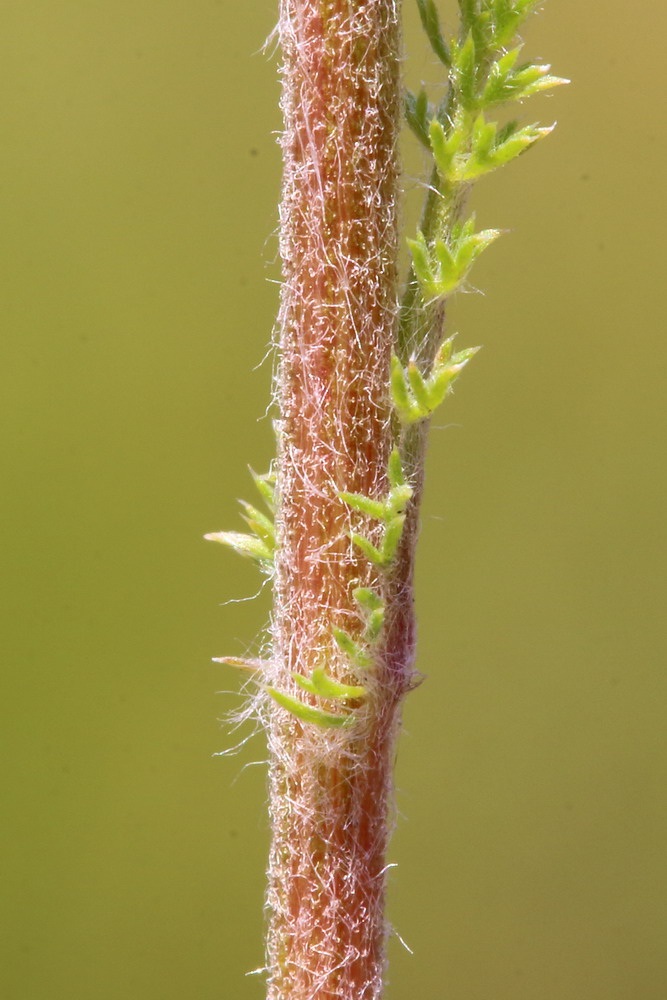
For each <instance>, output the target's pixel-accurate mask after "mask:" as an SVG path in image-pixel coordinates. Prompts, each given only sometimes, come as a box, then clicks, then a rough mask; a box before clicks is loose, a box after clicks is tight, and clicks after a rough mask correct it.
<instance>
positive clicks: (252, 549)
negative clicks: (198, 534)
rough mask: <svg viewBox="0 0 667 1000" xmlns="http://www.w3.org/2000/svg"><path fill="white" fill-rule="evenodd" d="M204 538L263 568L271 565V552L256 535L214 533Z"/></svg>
mask: <svg viewBox="0 0 667 1000" xmlns="http://www.w3.org/2000/svg"><path fill="white" fill-rule="evenodd" d="M204 538H205V539H206V540H207V541H209V542H220V544H221V545H227V546H228V547H229V548H230V549H234V551H235V552H238V554H239V555H240V556H245V557H246V558H247V559H252V560H254V562H258V563H260V564H262V565H263V566H272V565H273V552H272V550H271V549H270V548H269V547H268V545H267V544H266V542H265V541H264V540H263V539H261V538H258V537H257V536H256V535H244V534H242V533H241V532H240V531H214V532H211V533H210V534H208V535H204Z"/></svg>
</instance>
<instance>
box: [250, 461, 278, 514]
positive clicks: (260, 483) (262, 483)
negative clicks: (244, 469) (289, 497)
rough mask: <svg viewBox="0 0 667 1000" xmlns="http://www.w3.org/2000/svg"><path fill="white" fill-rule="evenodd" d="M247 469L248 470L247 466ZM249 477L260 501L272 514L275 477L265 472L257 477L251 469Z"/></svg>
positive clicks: (273, 509)
mask: <svg viewBox="0 0 667 1000" xmlns="http://www.w3.org/2000/svg"><path fill="white" fill-rule="evenodd" d="M248 468H250V467H249V466H248ZM250 475H251V476H252V478H253V482H254V484H255V486H256V487H257V492H258V493H259V495H260V496H261V498H262V500H263V501H264V503H265V504H266V506H267V507H268V509H269V510H270V512H271V513H272V514H273V513H274V511H275V499H276V498H275V487H276V477H275V473H273V472H266V473H265V474H264V475H263V476H260V475H258V474H257V473H256V472H255V471H254V470H253V469H250Z"/></svg>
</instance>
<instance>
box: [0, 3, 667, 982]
mask: <svg viewBox="0 0 667 1000" xmlns="http://www.w3.org/2000/svg"><path fill="white" fill-rule="evenodd" d="M453 6H454V5H453V4H452V3H450V4H449V5H447V4H444V6H443V14H444V18H445V20H446V21H449V23H451V15H452V13H453V11H452V8H453ZM602 7H603V8H604V9H602ZM275 19H276V12H275V4H274V2H273V0H271V2H270V0H255V2H253V3H252V4H245V5H243V6H242V7H239V6H238V5H236V4H233V3H231V0H217V2H214V0H188V2H187V3H186V2H184V0H159V2H157V0H114V2H113V3H112V2H109V0H106V2H105V0H91V2H86V3H82V2H80V0H59V2H58V3H53V0H32V2H31V3H29V4H26V3H15V2H12V3H6V4H4V5H3V12H2V16H1V18H0V23H1V25H2V29H1V31H0V65H2V79H3V86H2V99H1V101H0V106H1V108H2V112H1V117H2V125H1V135H2V139H1V146H2V161H1V162H2V167H1V172H2V184H1V185H0V206H1V208H0V211H1V214H2V227H1V230H0V257H1V263H0V285H1V293H0V303H1V304H0V311H1V315H2V326H3V334H2V347H1V352H2V365H1V368H0V379H1V381H2V389H1V393H0V409H1V411H2V416H1V430H0V435H1V438H0V447H1V455H2V467H3V478H4V483H5V485H4V489H3V513H2V519H1V523H2V531H3V538H2V564H3V573H2V577H3V582H2V597H1V601H0V614H1V615H2V619H3V623H2V650H3V652H2V674H3V688H4V694H3V696H2V709H3V713H5V714H6V719H5V721H4V723H3V737H4V739H3V742H4V743H5V748H4V751H3V753H2V755H1V757H0V762H1V766H2V769H3V771H4V772H5V774H4V776H3V785H2V787H3V798H4V805H3V808H2V815H3V820H2V824H1V830H0V838H1V840H2V847H1V850H0V858H1V864H2V867H3V869H4V871H3V874H2V894H1V900H2V901H1V903H0V906H1V908H2V922H3V928H2V935H1V937H2V943H1V947H2V951H3V955H2V960H1V961H0V994H1V995H2V997H3V998H4V1000H60V998H67V1000H89V998H91V997H94V998H96V1000H121V998H122V1000H177V998H178V1000H181V998H183V997H188V998H190V1000H226V998H232V997H233V998H234V1000H252V998H261V997H262V995H263V985H262V981H261V977H259V976H255V977H253V976H249V977H248V976H246V973H248V972H249V971H251V970H253V969H256V968H257V967H259V966H261V965H262V959H263V956H262V929H263V924H262V898H263V869H264V863H265V856H266V851H267V842H268V830H267V821H266V816H265V768H264V765H263V763H262V762H263V760H264V757H265V747H264V743H263V739H262V737H261V735H256V736H254V737H253V738H252V739H250V741H249V742H248V743H246V744H245V745H244V746H242V747H241V748H240V749H239V753H238V754H237V755H236V756H232V757H219V756H214V755H215V754H216V753H217V752H218V751H222V750H225V749H228V748H230V747H233V746H234V745H235V744H236V743H237V742H238V741H240V740H242V739H243V738H245V736H248V735H250V731H249V730H243V729H242V730H240V731H239V732H237V733H235V734H230V732H229V730H228V728H227V727H226V726H225V725H223V724H221V722H220V720H221V719H222V718H223V717H224V715H225V713H227V712H228V711H230V710H231V709H233V708H235V707H237V706H238V704H239V698H238V696H237V694H236V692H237V690H238V678H236V677H235V676H230V675H231V673H232V672H231V671H229V672H226V670H225V668H223V667H219V666H216V665H215V664H212V663H211V662H210V657H212V656H215V655H221V654H224V653H228V654H238V655H242V654H243V653H244V652H246V651H247V650H253V649H255V648H256V646H257V642H258V637H259V636H261V632H262V628H263V625H264V624H265V622H266V619H267V615H268V610H269V595H268V593H267V592H264V593H262V594H260V596H259V597H258V599H257V600H255V601H248V602H241V603H225V602H229V601H232V600H236V599H239V598H245V597H248V596H250V595H252V594H253V593H254V592H255V591H256V589H257V580H256V577H255V575H254V571H253V569H252V567H250V566H247V565H245V564H244V563H242V562H241V561H239V560H236V559H235V558H234V557H233V556H232V555H231V554H228V553H227V552H226V551H225V550H223V549H222V548H220V547H216V546H212V545H211V546H208V545H207V544H206V543H204V542H203V541H201V536H202V535H203V534H204V532H206V531H212V530H221V529H222V528H231V527H237V526H238V527H240V521H239V520H238V511H237V505H236V500H235V498H236V497H238V496H248V493H249V484H250V480H249V477H248V474H247V470H246V464H247V463H252V464H253V466H254V467H255V468H258V469H260V470H261V469H262V468H263V467H264V466H265V465H266V464H267V463H268V460H269V458H270V455H271V451H272V440H271V438H272V434H271V423H270V418H267V417H266V416H265V409H266V406H267V402H268V397H269V390H270V380H271V360H270V358H269V359H268V360H267V359H266V354H267V346H268V344H269V342H270V338H271V333H272V326H273V322H274V315H275V311H276V303H277V293H278V289H277V285H276V281H277V279H278V277H279V267H278V264H277V260H276V257H277V244H276V237H275V230H276V222H277V209H276V203H277V198H278V193H279V176H280V158H279V152H278V149H277V146H276V142H275V133H276V132H277V130H278V129H279V128H280V119H279V115H278V111H277V98H278V84H277V72H276V70H277V58H276V56H275V53H274V54H273V55H272V48H271V46H270V47H269V54H268V55H263V54H262V53H261V52H260V49H261V46H262V44H263V42H264V40H265V38H266V37H267V36H268V35H269V33H270V32H271V29H272V28H273V25H274V23H275ZM666 31H667V11H666V9H665V8H664V7H663V6H662V5H660V4H658V3H656V2H655V0H651V2H649V0H637V2H636V3H635V4H634V5H633V7H632V10H630V8H629V7H628V5H627V3H621V0H610V2H608V3H605V4H604V5H602V6H601V5H599V4H592V3H589V4H583V3H581V2H580V0H551V2H550V3H549V4H548V6H547V9H546V11H545V13H544V14H542V15H541V16H540V17H538V18H535V19H534V20H533V21H532V23H531V24H530V27H529V29H528V30H527V32H526V36H527V41H528V50H529V52H530V54H531V55H532V56H535V57H538V56H540V57H544V58H546V59H548V60H549V61H550V62H552V63H553V64H554V68H555V71H556V72H558V73H559V74H561V75H565V76H569V77H572V78H573V80H574V81H575V82H574V84H573V86H572V87H570V88H567V89H563V88H561V89H560V90H558V91H555V92H554V95H553V97H551V98H550V99H547V98H544V97H542V98H535V99H533V103H532V105H530V106H527V107H526V109H525V115H526V117H527V120H529V121H530V120H535V119H536V118H541V120H542V121H551V120H553V119H554V118H558V119H559V120H560V124H559V127H558V129H557V131H556V133H555V134H554V136H553V137H551V138H550V139H549V140H548V142H546V143H544V144H543V145H542V146H541V147H540V148H538V149H537V150H535V151H534V152H533V153H531V155H530V156H529V157H526V158H525V159H522V160H521V162H519V163H517V164H515V165H513V166H512V167H511V168H508V169H507V170H504V171H502V172H501V173H499V174H497V175H494V176H493V177H492V178H489V179H488V180H486V181H484V182H482V183H481V184H480V185H479V187H478V189H477V192H476V194H475V196H474V206H475V208H476V210H477V212H478V220H479V222H480V225H483V226H499V227H501V228H506V229H508V230H510V232H509V234H508V235H507V236H505V237H504V238H503V239H502V240H501V241H500V242H499V243H498V244H497V245H496V246H495V247H494V248H493V249H492V250H491V251H489V253H488V254H487V255H486V257H485V259H484V260H483V261H482V262H481V264H480V265H479V266H478V268H477V270H476V272H475V283H476V284H477V285H478V286H479V288H481V289H483V290H484V293H485V294H484V295H483V296H482V295H466V296H460V297H459V298H458V300H457V301H456V304H455V307H454V309H453V311H452V327H451V329H452V330H454V329H459V330H460V338H461V340H460V342H461V344H462V346H465V345H468V344H473V343H482V344H484V345H485V347H484V351H483V352H482V353H481V354H480V355H479V356H478V358H477V359H476V360H475V362H474V364H473V366H472V367H471V369H470V371H469V372H467V373H466V375H465V377H464V379H462V381H461V383H460V387H459V388H458V389H457V393H456V396H455V398H454V399H453V400H452V401H450V403H448V406H447V409H446V410H443V411H441V414H442V419H441V421H440V423H441V425H442V427H441V429H438V430H435V431H434V433H433V437H432V445H431V449H430V455H429V467H428V495H427V498H426V506H425V511H424V521H423V531H422V541H421V551H420V558H419V574H418V598H419V613H420V628H421V632H420V663H419V665H420V667H421V669H422V670H423V671H424V673H426V674H427V675H428V681H427V683H425V684H424V685H423V686H422V687H421V688H420V689H419V690H418V691H417V692H416V693H415V694H414V695H413V696H412V697H411V698H410V700H409V703H408V704H407V706H406V713H405V718H406V732H405V735H404V737H403V739H402V742H401V746H400V753H399V761H398V771H397V784H398V798H397V802H398V814H399V815H398V819H397V826H396V834H395V837H394V840H393V844H392V847H391V854H390V861H391V862H393V863H396V864H397V865H398V867H397V868H396V869H393V870H392V875H391V893H390V916H391V919H392V921H393V923H394V925H395V927H396V930H397V932H398V933H399V934H400V935H401V937H402V938H403V939H404V941H405V942H406V944H407V945H409V946H410V948H411V949H412V950H413V952H414V954H412V955H411V954H409V953H408V951H407V950H405V949H404V948H403V946H402V945H401V943H400V941H399V939H398V937H395V938H393V939H392V943H391V975H390V985H389V989H388V994H387V996H388V1000H412V998H413V997H433V998H440V997H442V998H446V1000H489V998H493V1000H536V998H539V1000H564V998H568V1000H637V998H642V1000H664V998H665V996H667V958H666V956H665V951H664V941H665V935H666V932H667V903H666V900H665V882H666V877H667V860H666V856H665V843H666V841H667V806H666V802H665V779H666V777H667V774H666V771H667V746H666V744H665V724H664V717H665V698H666V695H667V681H666V676H665V612H664V605H665V584H664V566H665V472H664V456H665V438H664V431H665V416H666V413H667V407H666V406H665V361H666V352H665V346H664V333H665V331H664V326H665V322H664V294H665V286H664V266H665V261H664V229H665V204H666V199H665V182H664V177H665V162H666V154H667V147H666V143H665V137H664V104H663V96H662V92H663V64H664V51H663V49H664V46H663V41H664V37H665V32H666ZM405 49H406V57H407V60H408V66H407V70H406V72H407V75H408V78H409V80H410V81H413V82H416V81H419V80H420V79H423V80H425V81H428V82H430V83H431V84H433V86H434V87H436V88H437V85H438V80H439V69H438V66H437V65H436V63H435V61H434V59H433V58H432V57H431V56H430V55H429V54H428V52H427V48H426V43H425V41H424V40H423V38H422V36H421V34H420V32H419V30H418V28H417V20H416V17H415V12H414V10H413V9H412V4H411V3H410V2H409V0H407V2H406V45H405ZM407 145H408V147H411V146H412V144H411V143H410V142H408V144H407ZM421 169H422V164H421V163H420V161H419V157H418V156H415V154H414V152H406V191H407V208H406V217H407V218H408V220H410V219H413V218H414V212H415V196H416V194H418V186H417V184H416V181H415V180H414V178H415V177H416V176H417V175H419V174H420V173H421ZM262 362H263V363H262Z"/></svg>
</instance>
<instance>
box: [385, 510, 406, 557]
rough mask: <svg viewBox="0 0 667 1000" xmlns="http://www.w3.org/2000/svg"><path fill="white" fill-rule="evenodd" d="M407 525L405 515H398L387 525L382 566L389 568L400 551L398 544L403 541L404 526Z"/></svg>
mask: <svg viewBox="0 0 667 1000" xmlns="http://www.w3.org/2000/svg"><path fill="white" fill-rule="evenodd" d="M404 524H405V514H398V515H397V516H396V517H394V518H392V520H391V521H389V523H388V524H387V527H386V528H385V530H384V538H383V539H382V565H383V566H388V565H389V563H391V562H392V561H393V559H394V557H395V555H396V552H397V551H398V543H399V542H400V540H401V535H402V534H403V525H404Z"/></svg>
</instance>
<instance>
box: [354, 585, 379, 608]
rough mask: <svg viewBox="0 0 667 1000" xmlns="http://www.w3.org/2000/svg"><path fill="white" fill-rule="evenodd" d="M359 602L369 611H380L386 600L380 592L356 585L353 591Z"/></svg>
mask: <svg viewBox="0 0 667 1000" xmlns="http://www.w3.org/2000/svg"><path fill="white" fill-rule="evenodd" d="M352 596H353V597H354V599H355V601H356V602H357V604H358V605H359V606H360V607H362V608H365V609H366V610H368V611H378V610H379V609H380V608H383V607H384V601H383V600H382V598H381V597H380V595H379V594H376V593H375V591H374V590H371V588H370V587H355V588H354V590H353V591H352Z"/></svg>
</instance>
